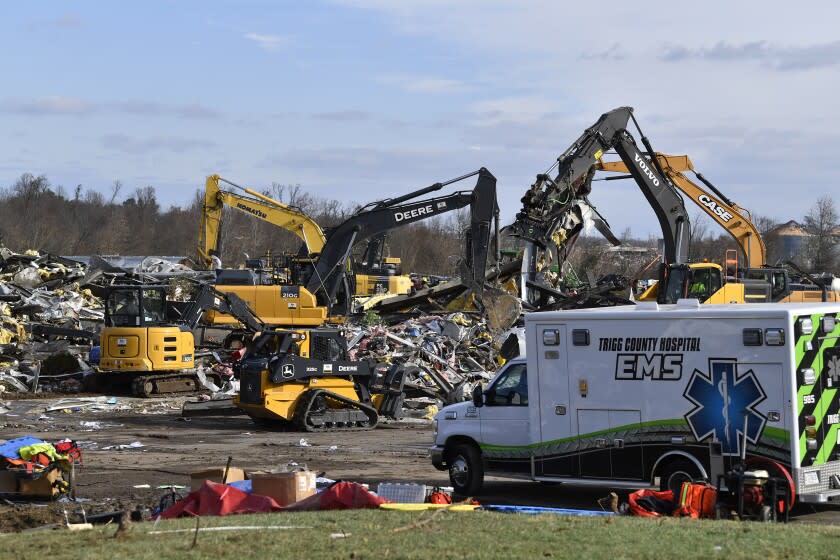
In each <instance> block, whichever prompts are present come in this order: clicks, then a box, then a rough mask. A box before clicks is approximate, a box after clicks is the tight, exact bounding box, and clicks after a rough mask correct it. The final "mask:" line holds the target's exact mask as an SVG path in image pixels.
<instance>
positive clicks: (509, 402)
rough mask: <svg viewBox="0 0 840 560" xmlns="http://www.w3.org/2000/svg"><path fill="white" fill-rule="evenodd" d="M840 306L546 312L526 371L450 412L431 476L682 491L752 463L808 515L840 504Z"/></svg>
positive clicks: (521, 361)
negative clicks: (811, 506) (809, 506)
mask: <svg viewBox="0 0 840 560" xmlns="http://www.w3.org/2000/svg"><path fill="white" fill-rule="evenodd" d="M838 315H840V304H835V303H818V304H792V303H784V304H780V303H774V304H755V305H708V304H707V305H702V306H701V305H700V304H699V303H698V302H697V300H694V299H685V300H679V301H678V302H677V303H676V304H674V305H658V304H656V303H655V302H641V303H640V304H637V305H635V306H622V307H611V308H598V309H586V310H579V311H557V312H538V313H531V314H528V315H526V317H525V347H526V349H527V351H526V352H525V354H526V355H525V356H524V357H518V358H515V359H513V360H511V361H509V362H508V363H507V364H505V366H504V367H503V368H502V369H501V370H500V371H499V372H498V374H497V375H496V376H495V377H494V378H493V380H492V381H491V382H490V383H489V384H488V385H487V386H486V387H485V388H483V389H482V388H477V389H476V391H475V392H474V393H473V395H472V396H473V399H472V401H471V402H462V403H458V404H454V405H451V406H447V407H445V408H443V409H441V410H440V412H439V413H438V414H437V415H436V417H435V420H434V432H435V444H434V446H433V447H432V448H431V458H432V463H433V464H434V466H435V467H437V468H438V469H440V470H447V471H449V477H450V480H451V483H452V486H453V487H454V488H455V489H456V491H457V492H458V493H460V494H463V495H474V494H475V493H477V492H478V491H479V490H480V488H481V485H482V482H483V478H484V475H485V474H487V475H493V476H503V477H511V478H522V479H528V480H532V481H554V482H569V483H576V484H581V483H583V484H595V485H601V486H609V487H613V488H641V487H647V486H654V487H657V486H658V487H659V488H660V489H662V490H667V489H671V490H678V489H679V487H680V485H681V484H682V482H684V481H687V480H693V481H700V480H707V481H709V482H711V483H712V484H715V483H716V482H717V480H716V479H717V475H718V474H721V473H723V472H726V471H727V470H728V469H731V468H732V467H733V466H734V465H736V464H738V463H739V462H746V464H747V465H749V466H750V467H751V468H752V467H755V468H760V469H766V470H768V472H769V473H770V474H771V475H772V476H773V477H774V478H776V480H779V479H782V480H785V481H786V482H787V483H788V484H789V487H790V490H791V491H792V492H794V493H795V497H796V500H797V501H803V502H831V501H840V445H838V440H840V431H838V429H840V393H838V388H840V346H838V345H837V341H838V339H840V320H838Z"/></svg>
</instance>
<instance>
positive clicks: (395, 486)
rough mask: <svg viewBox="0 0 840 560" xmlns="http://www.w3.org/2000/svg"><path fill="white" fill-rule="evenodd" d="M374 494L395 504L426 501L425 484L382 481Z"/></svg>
mask: <svg viewBox="0 0 840 560" xmlns="http://www.w3.org/2000/svg"><path fill="white" fill-rule="evenodd" d="M376 494H377V495H378V496H379V497H380V498H385V499H386V500H388V501H389V502H394V503H397V504H422V503H423V502H425V501H426V485H425V484H414V483H411V482H409V483H400V482H382V483H380V484H379V486H378V487H377V488H376Z"/></svg>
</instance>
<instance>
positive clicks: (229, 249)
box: [0, 173, 469, 275]
mask: <svg viewBox="0 0 840 560" xmlns="http://www.w3.org/2000/svg"><path fill="white" fill-rule="evenodd" d="M261 192H262V194H265V195H267V196H270V197H272V198H274V199H275V200H278V201H280V202H283V203H285V204H289V205H291V206H295V207H297V208H299V209H300V210H302V211H303V212H304V213H305V214H307V215H309V216H311V217H312V218H313V219H314V220H315V221H316V222H317V223H318V224H319V225H320V226H321V227H322V228H326V229H328V228H330V227H333V226H336V225H338V224H340V223H341V222H342V221H344V220H345V219H347V218H348V217H349V216H350V215H351V214H352V213H353V212H354V211H355V210H356V209H357V205H355V204H351V203H345V202H341V201H338V200H335V199H327V198H321V197H317V196H313V195H312V194H310V193H307V192H305V191H304V189H303V188H302V187H301V186H300V185H282V184H279V183H273V184H272V185H271V187H270V188H267V189H262V190H261ZM203 204H204V191H203V189H197V190H196V192H195V196H194V197H193V199H192V200H191V201H190V202H189V203H188V204H186V205H184V206H182V207H179V206H171V207H169V208H163V207H162V206H161V204H160V203H159V201H158V198H157V193H156V191H155V188H154V187H151V186H146V187H140V188H135V189H134V190H133V191H127V190H126V189H125V188H124V186H123V184H122V183H121V182H119V181H115V182H114V183H113V185H111V187H110V189H109V191H108V192H107V193H103V192H101V191H98V190H94V189H85V188H83V187H82V186H81V185H79V186H77V187H76V188H75V189H72V192H70V191H68V189H66V188H64V187H62V186H55V187H54V186H53V185H51V183H50V181H49V179H48V178H47V177H46V176H45V175H39V176H35V175H33V174H31V173H24V174H23V175H21V176H20V177H19V178H18V179H17V180H16V181H15V183H14V184H12V185H10V186H8V187H6V188H0V245H4V246H6V247H9V248H10V249H12V250H15V251H19V252H22V251H25V250H27V249H35V250H37V251H40V252H44V253H51V254H55V255H65V256H72V255H167V256H184V257H188V258H191V259H194V260H195V259H196V252H197V250H196V249H197V242H198V228H199V223H200V220H201V213H202V207H203ZM468 223H469V217H468V214H466V213H464V212H463V211H459V212H453V213H452V214H448V215H447V216H442V217H438V218H436V219H430V220H425V221H423V222H419V223H416V224H410V225H408V226H405V227H401V228H398V229H395V230H393V231H392V232H391V233H390V234H389V236H388V238H387V250H388V251H389V252H390V253H391V254H392V255H394V256H399V257H401V259H402V263H403V268H404V270H406V271H417V272H420V273H424V274H444V275H446V274H453V273H455V272H456V271H457V262H458V258H459V257H460V256H461V255H462V254H463V251H464V249H463V233H464V231H465V228H466V227H467V225H468ZM219 241H220V246H221V248H222V257H223V262H224V265H225V266H234V267H235V266H237V265H239V264H243V263H244V261H245V258H248V257H250V258H258V257H262V256H266V255H278V254H282V253H297V252H298V250H299V248H300V245H301V242H300V240H299V239H298V238H297V237H296V236H295V235H294V234H292V233H290V232H288V231H285V230H282V229H280V228H278V227H276V226H273V225H271V224H268V223H266V222H263V221H261V220H258V219H255V218H253V217H251V216H250V215H247V214H245V213H242V212H239V211H237V210H234V209H231V208H226V209H225V211H224V212H223V218H222V226H221V230H220V239H219Z"/></svg>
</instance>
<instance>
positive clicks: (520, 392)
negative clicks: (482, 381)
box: [484, 364, 528, 406]
mask: <svg viewBox="0 0 840 560" xmlns="http://www.w3.org/2000/svg"><path fill="white" fill-rule="evenodd" d="M484 400H485V403H486V404H487V406H528V375H527V371H526V367H525V364H516V365H512V366H510V367H509V368H508V369H506V370H505V371H504V372H502V374H501V375H500V376H499V377H497V378H496V381H495V382H494V383H493V385H492V386H491V387H490V388H489V389H488V390H487V392H486V393H485V399H484Z"/></svg>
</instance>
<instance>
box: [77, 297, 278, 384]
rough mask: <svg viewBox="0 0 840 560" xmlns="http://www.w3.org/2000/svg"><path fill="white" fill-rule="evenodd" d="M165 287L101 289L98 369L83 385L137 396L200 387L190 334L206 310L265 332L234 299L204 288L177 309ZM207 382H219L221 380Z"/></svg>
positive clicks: (244, 306) (193, 343)
mask: <svg viewBox="0 0 840 560" xmlns="http://www.w3.org/2000/svg"><path fill="white" fill-rule="evenodd" d="M167 289H168V287H167V286H165V285H152V284H125V285H111V286H107V287H106V288H105V294H104V300H105V321H104V323H105V324H104V328H103V329H102V333H101V335H100V359H99V371H98V372H97V373H96V374H95V375H94V376H92V378H91V379H90V380H89V381H88V382H89V383H90V384H91V385H92V386H93V387H94V388H97V389H101V390H123V389H129V388H130V390H131V393H132V394H134V395H135V396H138V397H149V396H151V395H155V394H167V393H181V392H192V391H196V390H198V389H200V388H201V386H200V384H199V379H198V376H197V374H196V369H195V339H194V337H193V332H192V331H193V329H195V328H196V326H197V325H198V322H199V320H200V319H201V316H202V314H203V313H205V312H206V311H208V310H218V311H222V312H224V313H226V314H229V315H230V316H233V317H236V318H237V321H238V322H239V323H240V324H242V325H244V326H245V328H247V329H248V330H249V331H250V332H252V333H256V332H260V331H262V330H264V325H263V324H262V323H261V322H260V321H259V320H258V319H257V318H256V317H255V316H254V312H253V311H252V310H251V309H250V308H249V307H248V305H247V304H246V303H245V302H244V301H243V300H241V299H240V298H238V297H237V296H236V295H233V294H226V293H223V292H219V291H218V290H216V289H214V288H213V287H212V286H210V285H208V284H205V285H203V286H202V287H201V288H200V289H199V290H198V293H197V295H196V297H195V299H194V300H193V301H191V302H189V303H187V304H186V305H184V306H181V307H176V306H175V305H174V304H173V302H170V301H168V300H167V297H166V293H167ZM214 375H215V374H211V377H212V376H214ZM212 381H214V382H216V383H217V384H218V382H219V381H220V379H212Z"/></svg>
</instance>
